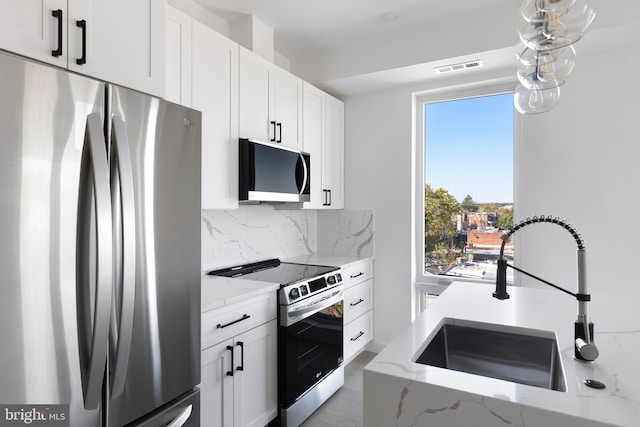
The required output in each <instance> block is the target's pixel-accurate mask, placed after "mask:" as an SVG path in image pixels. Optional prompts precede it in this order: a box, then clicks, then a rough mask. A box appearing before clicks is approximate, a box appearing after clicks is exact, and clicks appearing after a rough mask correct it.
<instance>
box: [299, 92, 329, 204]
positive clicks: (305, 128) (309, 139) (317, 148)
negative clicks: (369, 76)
mask: <svg viewBox="0 0 640 427" xmlns="http://www.w3.org/2000/svg"><path fill="white" fill-rule="evenodd" d="M303 88H304V90H303V93H302V117H303V122H302V141H303V144H302V149H303V150H304V151H306V152H307V153H309V155H310V156H311V201H309V202H305V203H304V208H305V209H321V208H322V203H323V202H324V198H323V195H324V193H323V191H322V190H323V187H322V175H323V173H322V167H323V161H322V145H323V144H324V111H325V107H324V99H325V98H324V96H325V93H324V92H323V91H321V90H320V89H318V88H316V87H314V86H311V85H310V84H307V83H306V82H305V83H304V84H303Z"/></svg>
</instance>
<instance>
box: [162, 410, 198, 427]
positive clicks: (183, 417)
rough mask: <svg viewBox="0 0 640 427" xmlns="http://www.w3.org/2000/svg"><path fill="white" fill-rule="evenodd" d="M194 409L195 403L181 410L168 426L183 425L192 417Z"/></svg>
mask: <svg viewBox="0 0 640 427" xmlns="http://www.w3.org/2000/svg"><path fill="white" fill-rule="evenodd" d="M192 410H193V405H189V406H187V407H186V408H184V409H183V410H182V412H180V414H179V415H178V416H177V417H175V418H174V419H173V420H172V421H171V422H170V423H169V424H167V427H182V426H183V425H184V423H186V422H187V421H188V420H189V418H190V417H191V411H192Z"/></svg>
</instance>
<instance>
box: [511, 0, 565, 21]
mask: <svg viewBox="0 0 640 427" xmlns="http://www.w3.org/2000/svg"><path fill="white" fill-rule="evenodd" d="M575 2H576V0H556V1H553V0H525V1H524V2H522V6H521V7H520V15H521V16H522V18H524V20H525V21H527V22H534V21H538V20H540V19H541V15H540V14H539V12H549V13H559V14H565V13H566V12H567V11H568V10H569V8H571V7H572V6H573V5H574V3H575Z"/></svg>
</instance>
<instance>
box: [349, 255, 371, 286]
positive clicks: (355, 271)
mask: <svg viewBox="0 0 640 427" xmlns="http://www.w3.org/2000/svg"><path fill="white" fill-rule="evenodd" d="M372 276H373V262H372V261H371V260H364V261H360V262H357V263H353V264H350V265H348V266H346V267H344V268H342V278H343V280H344V286H345V287H346V288H348V287H349V286H353V285H356V284H358V283H361V282H364V281H365V280H369V279H371V277H372Z"/></svg>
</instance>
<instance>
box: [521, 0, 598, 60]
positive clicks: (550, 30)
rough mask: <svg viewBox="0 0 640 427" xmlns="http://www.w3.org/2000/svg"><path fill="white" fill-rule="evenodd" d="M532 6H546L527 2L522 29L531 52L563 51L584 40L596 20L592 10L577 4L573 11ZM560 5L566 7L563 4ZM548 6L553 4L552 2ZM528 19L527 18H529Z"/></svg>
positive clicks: (537, 0)
mask: <svg viewBox="0 0 640 427" xmlns="http://www.w3.org/2000/svg"><path fill="white" fill-rule="evenodd" d="M530 3H534V4H536V3H544V1H543V0H533V1H532V0H529V1H527V2H525V6H526V7H525V6H523V8H522V10H525V11H526V12H523V13H522V16H523V18H524V21H525V23H524V24H523V25H522V26H521V27H520V28H519V29H518V34H519V36H520V40H522V42H523V43H524V44H525V46H527V47H528V48H529V49H533V50H538V51H546V50H553V49H559V48H563V47H565V46H568V45H570V44H573V43H575V42H577V41H578V40H580V38H581V37H582V35H583V34H584V32H585V31H586V30H587V28H589V26H590V25H591V23H592V22H593V19H594V18H595V11H594V10H593V8H592V7H590V6H588V5H586V4H584V3H583V2H581V1H580V2H577V3H576V4H572V5H573V6H574V7H572V8H570V9H564V10H563V8H558V9H550V8H548V9H544V10H540V9H535V7H534V8H533V9H532V10H530V9H531V7H530V6H528V5H529V4H530ZM559 3H562V2H561V1H560V2H559ZM546 4H553V2H548V3H546ZM525 15H526V16H525Z"/></svg>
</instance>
